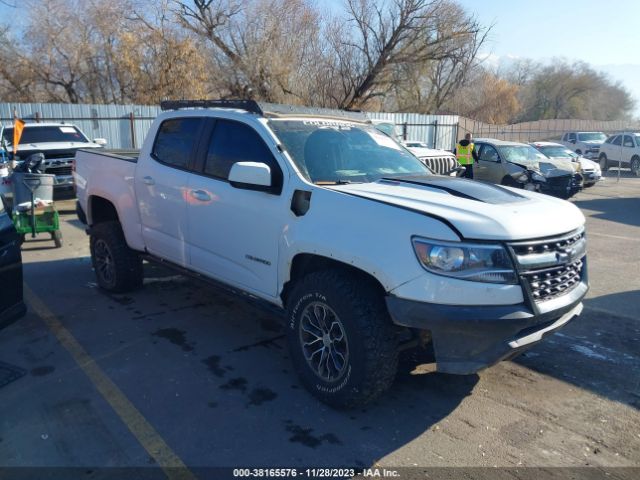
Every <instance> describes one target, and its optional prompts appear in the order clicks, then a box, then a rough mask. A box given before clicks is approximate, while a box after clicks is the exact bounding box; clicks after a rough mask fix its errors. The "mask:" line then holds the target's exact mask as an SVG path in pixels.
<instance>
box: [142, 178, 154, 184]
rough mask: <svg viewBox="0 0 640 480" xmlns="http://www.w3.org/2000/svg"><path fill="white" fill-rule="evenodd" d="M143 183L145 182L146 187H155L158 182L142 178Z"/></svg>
mask: <svg viewBox="0 0 640 480" xmlns="http://www.w3.org/2000/svg"><path fill="white" fill-rule="evenodd" d="M142 181H143V182H144V184H145V185H155V184H156V181H155V180H154V179H153V178H151V177H149V176H146V177H142Z"/></svg>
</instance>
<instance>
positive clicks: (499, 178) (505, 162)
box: [473, 138, 583, 199]
mask: <svg viewBox="0 0 640 480" xmlns="http://www.w3.org/2000/svg"><path fill="white" fill-rule="evenodd" d="M474 143H475V148H476V149H477V151H478V162H477V163H476V165H475V166H474V169H473V170H474V178H475V179H477V180H485V181H488V182H492V183H499V184H501V185H507V186H511V187H521V188H525V187H526V186H527V181H526V178H525V177H526V176H525V175H523V174H527V176H528V177H529V178H531V179H533V180H534V181H535V183H536V190H538V191H540V192H542V193H547V194H549V195H553V196H556V197H560V198H565V199H566V198H570V197H572V196H573V195H575V194H576V193H577V192H578V191H580V189H581V188H582V184H583V179H582V175H580V174H579V173H578V172H577V171H576V170H577V169H576V166H574V165H572V162H570V161H566V160H556V159H551V158H549V157H547V156H546V155H544V154H543V153H541V152H539V151H538V150H536V149H535V148H533V147H532V146H531V145H527V144H525V143H517V142H506V141H503V140H496V139H493V138H479V139H476V140H475V141H474Z"/></svg>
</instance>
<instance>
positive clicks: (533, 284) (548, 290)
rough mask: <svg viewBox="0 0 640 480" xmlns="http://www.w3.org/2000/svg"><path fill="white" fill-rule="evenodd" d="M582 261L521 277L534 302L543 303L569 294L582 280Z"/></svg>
mask: <svg viewBox="0 0 640 480" xmlns="http://www.w3.org/2000/svg"><path fill="white" fill-rule="evenodd" d="M582 267H583V262H582V260H577V261H575V262H572V263H569V264H567V265H565V266H562V267H556V268H550V269H547V270H541V271H538V272H535V273H526V274H524V275H523V277H524V278H525V279H526V281H527V282H528V283H529V287H530V289H531V296H532V297H533V300H534V301H536V302H545V301H547V300H551V299H553V298H556V297H559V296H561V295H564V294H566V293H569V292H570V291H571V290H573V289H574V288H575V287H577V286H578V285H579V284H580V280H582Z"/></svg>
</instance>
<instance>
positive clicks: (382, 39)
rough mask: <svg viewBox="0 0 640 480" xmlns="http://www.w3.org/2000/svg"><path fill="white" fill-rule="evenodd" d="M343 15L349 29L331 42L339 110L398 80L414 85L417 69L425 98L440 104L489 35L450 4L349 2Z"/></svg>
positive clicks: (441, 0) (431, 0)
mask: <svg viewBox="0 0 640 480" xmlns="http://www.w3.org/2000/svg"><path fill="white" fill-rule="evenodd" d="M347 12H348V17H347V22H348V24H349V26H350V27H352V28H348V29H346V28H345V29H343V30H342V31H341V32H340V35H339V36H335V37H334V39H333V42H332V43H333V45H334V50H335V52H336V59H337V60H336V61H337V64H338V68H337V69H338V71H339V74H340V76H341V77H342V80H341V83H342V85H343V89H344V91H343V92H342V99H341V101H340V102H339V106H340V107H343V108H362V107H363V106H364V105H366V104H367V103H368V102H370V101H371V100H372V99H375V98H376V97H380V96H384V95H385V94H387V93H388V92H389V91H390V89H391V86H392V85H393V84H394V83H395V82H396V81H398V80H400V81H404V80H407V81H411V80H414V81H415V80H416V69H417V70H418V71H419V73H420V74H422V75H417V76H419V77H422V76H423V75H424V74H427V77H428V78H427V79H428V80H429V82H428V83H429V87H430V88H431V89H432V91H431V92H430V93H427V96H428V97H429V96H430V97H432V98H433V102H434V103H435V104H436V105H437V104H442V103H443V102H444V99H446V98H447V97H448V96H449V95H450V93H451V91H452V90H453V89H454V88H455V86H456V85H459V84H460V83H461V82H462V80H463V79H464V73H465V68H467V67H468V66H469V65H470V64H471V63H472V62H473V59H474V58H475V55H476V54H477V52H478V49H479V48H480V47H481V46H482V44H483V43H484V40H485V38H486V33H487V31H488V29H486V28H483V27H481V26H480V24H479V23H478V22H477V21H476V20H475V19H474V18H472V17H470V16H468V15H466V14H465V13H464V11H463V10H462V9H461V7H459V6H458V5H457V4H456V3H454V2H452V1H449V0H393V1H391V2H383V1H376V0H347ZM412 69H413V71H412ZM403 76H404V78H403Z"/></svg>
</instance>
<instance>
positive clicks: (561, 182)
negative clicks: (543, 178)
mask: <svg viewBox="0 0 640 480" xmlns="http://www.w3.org/2000/svg"><path fill="white" fill-rule="evenodd" d="M572 181H573V175H562V176H560V177H547V185H548V186H550V187H553V188H566V187H568V186H569V185H570V184H571V182H572Z"/></svg>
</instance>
